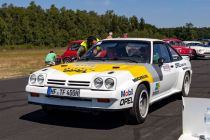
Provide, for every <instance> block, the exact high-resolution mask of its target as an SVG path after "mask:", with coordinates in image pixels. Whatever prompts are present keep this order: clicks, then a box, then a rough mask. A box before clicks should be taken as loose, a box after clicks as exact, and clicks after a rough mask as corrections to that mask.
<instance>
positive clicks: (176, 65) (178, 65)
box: [175, 63, 186, 68]
mask: <svg viewBox="0 0 210 140" xmlns="http://www.w3.org/2000/svg"><path fill="white" fill-rule="evenodd" d="M183 66H186V63H182V64H180V63H175V67H176V68H179V67H183Z"/></svg>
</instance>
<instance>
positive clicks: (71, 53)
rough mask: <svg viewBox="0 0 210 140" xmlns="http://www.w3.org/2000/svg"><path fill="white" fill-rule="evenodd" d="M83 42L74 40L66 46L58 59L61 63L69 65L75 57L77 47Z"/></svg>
mask: <svg viewBox="0 0 210 140" xmlns="http://www.w3.org/2000/svg"><path fill="white" fill-rule="evenodd" d="M83 41H84V40H75V41H70V42H69V43H68V44H67V46H66V47H67V49H66V51H65V52H64V53H63V54H62V55H61V56H60V59H61V60H62V61H63V63H70V62H71V61H72V57H76V56H77V51H78V49H79V47H80V46H81V45H80V44H81V43H82V42H83Z"/></svg>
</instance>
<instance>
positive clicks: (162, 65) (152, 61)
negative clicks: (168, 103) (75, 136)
mask: <svg viewBox="0 0 210 140" xmlns="http://www.w3.org/2000/svg"><path fill="white" fill-rule="evenodd" d="M99 48H100V49H99ZM102 54H103V55H102ZM191 77H192V70H191V64H190V61H189V59H187V58H185V57H181V56H180V55H179V54H178V53H177V52H176V51H175V49H173V48H171V47H170V45H168V44H167V43H165V42H163V41H161V40H158V39H145V38H116V39H109V40H102V41H101V42H100V43H98V44H97V45H95V46H93V47H92V48H91V49H90V50H89V51H88V52H87V53H86V54H85V55H84V56H82V57H81V59H80V60H78V61H77V62H72V63H68V64H61V65H57V66H53V67H49V68H44V69H41V70H38V71H36V72H34V73H32V74H31V75H30V77H29V80H28V84H27V86H26V92H27V93H28V102H29V103H32V104H38V105H41V106H42V109H43V110H44V111H46V112H50V111H51V110H52V109H54V108H65V109H77V110H86V111H87V110H88V111H93V112H97V111H124V114H125V117H126V119H127V120H128V121H129V122H131V123H135V124H139V123H143V122H144V120H145V119H146V117H147V114H148V110H149V106H150V105H151V104H152V103H154V102H156V101H161V100H162V99H163V98H165V97H168V96H171V95H172V94H176V93H178V94H180V95H183V96H188V94H189V90H190V84H191Z"/></svg>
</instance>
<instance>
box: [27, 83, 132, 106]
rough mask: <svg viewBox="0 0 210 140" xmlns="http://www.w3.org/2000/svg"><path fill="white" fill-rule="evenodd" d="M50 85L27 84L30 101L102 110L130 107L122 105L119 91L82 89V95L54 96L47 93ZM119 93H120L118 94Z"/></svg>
mask: <svg viewBox="0 0 210 140" xmlns="http://www.w3.org/2000/svg"><path fill="white" fill-rule="evenodd" d="M47 90H48V87H37V86H30V85H27V86H26V91H27V92H29V94H28V102H29V103H33V104H41V105H52V106H59V107H65V108H66V107H67V108H68V107H69V108H72V107H73V108H86V109H102V110H119V109H125V108H130V107H131V106H132V104H130V106H120V100H121V98H120V92H118V91H97V90H91V89H80V97H77V98H75V97H71V98H70V97H52V96H48V95H47ZM30 93H39V97H33V96H31V94H30ZM118 93H119V94H118ZM97 99H110V102H98V100H97Z"/></svg>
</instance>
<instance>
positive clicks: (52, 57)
mask: <svg viewBox="0 0 210 140" xmlns="http://www.w3.org/2000/svg"><path fill="white" fill-rule="evenodd" d="M56 57H57V55H56V54H55V53H54V51H50V52H49V53H48V54H47V56H46V57H45V64H46V65H48V66H54V65H55V59H56Z"/></svg>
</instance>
